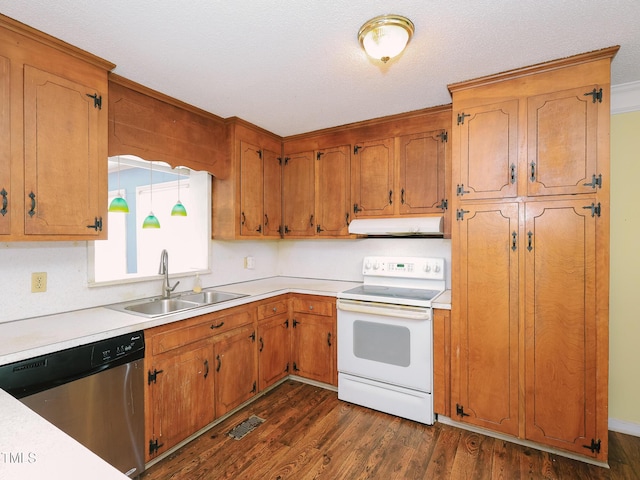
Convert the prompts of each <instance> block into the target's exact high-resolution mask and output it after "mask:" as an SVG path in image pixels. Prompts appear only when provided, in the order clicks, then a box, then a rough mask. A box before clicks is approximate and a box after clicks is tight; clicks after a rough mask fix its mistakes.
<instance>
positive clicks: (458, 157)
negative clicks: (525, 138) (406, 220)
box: [453, 100, 518, 200]
mask: <svg viewBox="0 0 640 480" xmlns="http://www.w3.org/2000/svg"><path fill="white" fill-rule="evenodd" d="M455 120H456V117H454V121H455ZM454 128H457V135H458V141H457V143H456V145H455V149H454V154H453V169H454V171H453V183H454V184H455V185H456V187H455V188H456V192H457V194H458V195H459V196H460V198H461V199H462V200H475V199H480V198H503V197H515V196H516V195H517V193H518V182H517V175H518V101H517V100H510V101H506V102H501V103H494V104H490V105H483V106H480V107H473V108H467V109H463V110H461V111H459V112H458V113H457V126H456V127H454Z"/></svg>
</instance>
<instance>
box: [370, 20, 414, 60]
mask: <svg viewBox="0 0 640 480" xmlns="http://www.w3.org/2000/svg"><path fill="white" fill-rule="evenodd" d="M414 29H415V27H414V26H413V22H411V20H409V19H408V18H406V17H402V16H400V15H380V16H379V17H375V18H372V19H371V20H369V21H368V22H366V23H365V24H364V25H362V27H360V30H359V31H358V41H359V42H360V45H362V48H364V51H365V52H367V55H369V56H370V57H372V58H375V59H377V60H381V61H382V62H383V63H387V62H388V61H389V60H390V59H391V58H393V57H395V56H397V55H400V54H401V53H402V51H403V50H404V48H405V47H406V46H407V43H408V42H409V40H411V37H412V36H413V31H414Z"/></svg>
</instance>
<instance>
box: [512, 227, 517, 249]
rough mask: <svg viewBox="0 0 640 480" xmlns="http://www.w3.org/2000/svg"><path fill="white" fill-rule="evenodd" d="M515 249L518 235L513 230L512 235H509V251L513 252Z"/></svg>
mask: <svg viewBox="0 0 640 480" xmlns="http://www.w3.org/2000/svg"><path fill="white" fill-rule="evenodd" d="M517 249H518V234H517V233H516V231H515V230H514V231H513V233H511V250H513V251H514V252H515V251H516V250H517Z"/></svg>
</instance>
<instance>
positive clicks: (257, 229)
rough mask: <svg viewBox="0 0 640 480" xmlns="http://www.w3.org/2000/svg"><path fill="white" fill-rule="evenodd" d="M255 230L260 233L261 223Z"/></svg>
mask: <svg viewBox="0 0 640 480" xmlns="http://www.w3.org/2000/svg"><path fill="white" fill-rule="evenodd" d="M256 232H258V233H262V225H258V228H256Z"/></svg>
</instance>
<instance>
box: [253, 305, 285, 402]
mask: <svg viewBox="0 0 640 480" xmlns="http://www.w3.org/2000/svg"><path fill="white" fill-rule="evenodd" d="M289 350H290V349H289V315H288V314H286V313H285V314H281V315H276V316H274V317H271V318H270V319H269V320H268V321H264V322H261V323H260V324H259V325H258V378H259V381H258V383H259V385H258V387H259V389H260V391H262V390H264V389H265V388H267V387H269V386H271V385H273V384H274V383H276V382H277V381H278V380H280V379H281V378H284V377H285V376H287V375H288V374H289Z"/></svg>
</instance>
